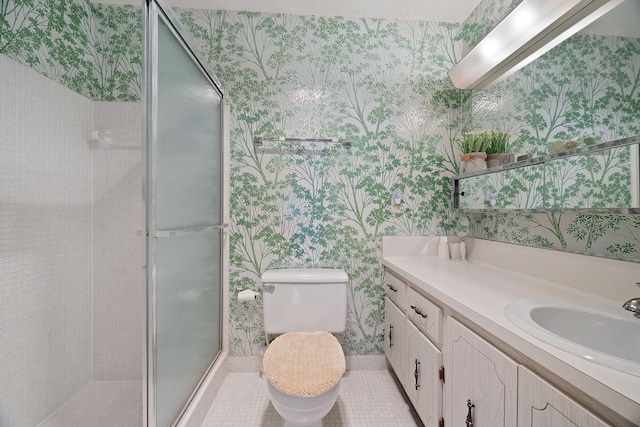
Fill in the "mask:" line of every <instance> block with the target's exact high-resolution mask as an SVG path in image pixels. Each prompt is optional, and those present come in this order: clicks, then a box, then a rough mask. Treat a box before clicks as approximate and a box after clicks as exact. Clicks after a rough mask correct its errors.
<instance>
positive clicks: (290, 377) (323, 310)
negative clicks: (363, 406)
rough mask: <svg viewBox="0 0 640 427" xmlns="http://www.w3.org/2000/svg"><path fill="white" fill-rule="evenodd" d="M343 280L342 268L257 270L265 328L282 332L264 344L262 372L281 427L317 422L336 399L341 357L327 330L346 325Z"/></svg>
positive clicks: (342, 366) (309, 426) (307, 426)
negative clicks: (260, 286) (279, 418)
mask: <svg viewBox="0 0 640 427" xmlns="http://www.w3.org/2000/svg"><path fill="white" fill-rule="evenodd" d="M347 282H348V277H347V273H345V271H344V270H342V269H329V268H309V269H301V268H296V269H281V270H268V271H266V272H265V273H264V274H263V275H262V286H263V307H264V329H265V333H267V334H282V335H280V336H278V337H277V338H276V339H274V340H273V342H271V343H270V344H269V346H268V347H267V349H266V351H265V353H264V357H263V359H262V372H263V373H264V376H265V378H266V380H267V389H268V391H269V397H270V398H271V403H272V404H273V407H274V408H275V409H276V411H277V412H278V414H280V416H281V417H282V418H283V419H284V425H285V427H298V426H305V427H321V426H322V418H323V417H324V416H325V415H327V413H329V411H330V410H331V408H332V407H333V405H334V403H335V402H336V399H337V398H338V390H339V388H340V379H341V378H342V376H343V375H344V372H345V369H346V362H345V357H344V352H343V351H342V346H341V345H340V343H339V342H338V340H337V339H336V338H335V337H334V336H333V335H332V334H331V332H342V331H344V330H345V328H346V326H347Z"/></svg>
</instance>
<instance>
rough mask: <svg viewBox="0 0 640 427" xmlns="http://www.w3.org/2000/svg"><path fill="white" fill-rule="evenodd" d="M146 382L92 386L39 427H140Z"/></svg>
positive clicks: (101, 382) (118, 382)
mask: <svg viewBox="0 0 640 427" xmlns="http://www.w3.org/2000/svg"><path fill="white" fill-rule="evenodd" d="M141 425H142V381H96V382H92V383H89V384H88V385H86V386H85V387H84V388H83V389H82V390H80V391H79V392H78V393H77V394H76V395H75V396H74V397H72V398H71V399H69V401H68V402H67V403H65V404H64V405H63V406H62V407H60V408H59V409H58V410H57V411H56V412H54V413H53V414H51V416H49V417H48V418H47V419H45V420H44V421H42V422H41V423H40V424H38V427H138V426H141Z"/></svg>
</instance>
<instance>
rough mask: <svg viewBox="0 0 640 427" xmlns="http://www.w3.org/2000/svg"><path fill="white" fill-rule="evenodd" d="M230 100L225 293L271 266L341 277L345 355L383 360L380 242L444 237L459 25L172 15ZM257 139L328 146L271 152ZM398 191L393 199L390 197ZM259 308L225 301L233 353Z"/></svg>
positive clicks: (459, 115) (244, 346) (253, 281)
mask: <svg viewBox="0 0 640 427" xmlns="http://www.w3.org/2000/svg"><path fill="white" fill-rule="evenodd" d="M180 19H181V20H182V22H183V23H184V25H185V27H186V28H187V29H188V31H189V32H190V33H191V34H192V36H193V37H194V39H195V40H196V43H197V44H198V45H199V50H200V51H201V52H202V53H203V55H204V56H205V58H206V60H207V61H208V62H209V64H210V66H211V68H212V70H213V72H214V74H215V75H216V76H217V78H218V79H219V80H220V81H221V82H222V85H223V86H224V88H225V92H226V93H227V94H228V100H229V102H230V104H231V106H232V112H233V117H232V121H233V124H232V142H231V150H232V153H231V156H232V171H231V174H232V175H231V180H232V187H233V189H234V191H233V192H232V199H231V213H232V214H231V222H232V224H231V231H232V235H231V264H232V271H231V277H232V280H231V293H232V295H233V294H235V293H237V292H238V291H240V290H242V289H244V288H252V289H256V287H257V286H258V284H259V281H258V279H259V277H260V275H261V274H262V272H264V271H265V269H267V268H269V267H274V266H337V267H342V268H344V269H345V270H346V271H347V273H348V274H349V277H350V284H349V289H350V292H349V316H348V329H347V331H346V332H345V333H343V334H340V337H339V338H340V340H341V342H342V344H343V346H344V348H345V352H346V353H347V354H370V353H380V352H381V351H382V348H381V345H382V342H383V337H382V328H383V317H384V312H383V303H384V291H383V288H382V271H381V268H380V254H381V237H382V235H383V234H425V233H436V234H441V233H447V232H448V231H449V230H450V229H451V227H452V224H451V223H450V221H449V214H448V212H449V209H448V206H449V196H450V181H449V180H448V179H445V177H447V176H451V175H452V174H453V173H455V172H456V171H457V161H456V157H457V156H456V154H455V139H456V137H457V135H458V134H459V133H460V132H461V130H462V129H463V128H464V126H465V125H467V124H468V120H469V111H470V110H469V107H470V97H469V94H468V93H464V92H462V91H458V90H455V89H453V88H452V87H451V84H450V82H449V81H448V78H447V75H446V73H447V70H448V69H449V68H450V67H451V66H452V64H453V63H454V62H455V61H456V60H457V59H458V58H459V56H460V45H459V44H458V43H457V42H456V41H455V38H456V34H457V32H458V25H451V24H437V23H427V22H400V21H390V20H381V19H346V18H326V17H314V16H293V15H278V14H263V13H246V12H225V11H203V10H181V11H180ZM255 136H271V137H279V136H282V137H284V136H286V137H307V138H310V137H319V138H339V139H346V140H349V141H350V142H351V148H349V149H345V148H342V147H341V146H340V145H337V146H336V145H330V144H312V143H306V144H300V143H292V144H282V143H280V144H277V143H276V144H274V143H268V142H265V145H264V146H263V147H262V148H260V149H256V148H255V147H254V146H253V138H254V137H255ZM394 195H395V199H394V198H393V196H394ZM261 310H262V309H261V307H260V306H258V305H255V304H246V303H238V302H237V301H236V300H235V299H234V300H233V301H232V307H231V328H230V329H231V348H232V351H233V352H234V353H235V354H243V355H249V354H258V351H259V349H260V347H261V346H262V345H263V343H264V339H265V338H264V334H263V332H262V327H261V319H262V312H261Z"/></svg>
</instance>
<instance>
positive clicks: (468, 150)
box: [460, 131, 491, 173]
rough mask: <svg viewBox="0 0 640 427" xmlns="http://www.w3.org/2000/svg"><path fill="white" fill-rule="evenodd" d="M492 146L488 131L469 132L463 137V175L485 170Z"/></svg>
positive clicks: (461, 147)
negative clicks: (488, 152)
mask: <svg viewBox="0 0 640 427" xmlns="http://www.w3.org/2000/svg"><path fill="white" fill-rule="evenodd" d="M490 144H491V139H490V135H489V133H488V132H487V131H482V132H467V133H465V134H464V135H463V137H462V142H461V143H460V151H461V152H462V159H461V160H462V162H461V163H462V172H463V173H470V172H476V171H479V170H482V169H484V168H485V160H486V158H487V150H488V149H489V146H490Z"/></svg>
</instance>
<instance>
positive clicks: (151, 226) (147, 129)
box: [142, 0, 227, 427]
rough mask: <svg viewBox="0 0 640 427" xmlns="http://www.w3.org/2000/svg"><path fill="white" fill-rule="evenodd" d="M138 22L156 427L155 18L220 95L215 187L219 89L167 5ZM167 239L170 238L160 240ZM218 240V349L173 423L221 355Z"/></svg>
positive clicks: (147, 390) (147, 399)
mask: <svg viewBox="0 0 640 427" xmlns="http://www.w3.org/2000/svg"><path fill="white" fill-rule="evenodd" d="M143 9H144V16H143V19H144V23H145V28H144V29H143V59H144V63H143V73H142V87H143V97H142V98H143V99H142V104H143V105H142V108H143V112H144V117H145V122H144V124H143V140H144V141H145V144H144V159H145V167H146V173H145V228H146V229H145V232H146V259H147V265H146V301H147V309H146V315H147V317H146V321H147V328H146V334H145V343H144V348H145V361H146V365H145V366H144V368H143V387H142V389H143V425H144V426H146V427H156V404H157V401H156V386H157V382H156V381H157V366H156V351H157V329H156V315H157V306H156V280H155V279H156V277H155V273H156V271H155V267H156V264H155V262H156V253H155V246H154V245H153V244H152V243H153V240H154V239H157V238H158V237H160V236H159V234H158V233H159V232H157V231H156V227H155V221H154V217H153V215H152V210H151V208H152V206H153V205H154V203H155V200H154V194H155V192H154V189H155V187H154V185H155V179H154V177H155V169H154V162H153V155H154V153H155V152H157V150H158V130H157V128H158V126H157V122H158V100H157V93H158V92H157V91H158V78H157V70H158V20H160V19H162V20H163V22H164V23H165V25H166V26H167V28H169V30H170V31H171V33H172V34H173V36H174V37H175V38H176V40H177V41H178V42H179V43H180V45H181V46H182V47H183V49H184V51H185V53H186V54H187V55H188V56H189V57H190V58H191V60H192V61H193V63H194V64H195V65H196V66H197V68H198V69H199V70H200V72H201V73H202V75H203V76H204V77H205V79H206V80H207V81H208V82H209V84H210V85H211V86H212V87H213V88H214V89H215V90H216V91H217V92H218V94H219V95H220V116H221V117H220V123H221V127H220V163H221V164H220V166H221V167H220V176H219V179H220V183H221V184H222V183H223V182H224V167H223V164H222V163H223V162H224V159H225V158H226V154H225V146H224V140H225V138H224V123H225V120H224V114H225V113H224V110H225V108H224V99H225V98H224V93H223V92H222V90H221V89H220V87H221V86H220V85H219V84H218V83H217V82H216V80H215V79H214V78H213V77H212V76H211V75H209V73H208V72H207V71H206V68H205V66H204V64H205V62H204V61H202V60H201V59H200V58H199V56H198V54H197V53H196V52H195V51H194V50H193V49H192V48H191V47H190V44H193V43H190V39H189V38H188V37H187V36H185V34H186V32H185V31H184V28H183V27H182V24H181V23H180V21H179V19H178V17H177V16H176V15H175V13H174V12H173V10H172V9H171V6H170V5H168V4H167V3H166V2H165V1H164V0H145V5H144V8H143ZM224 191H225V190H224V186H223V185H221V193H220V218H221V219H222V220H223V221H224ZM226 227H227V224H225V223H221V224H219V225H218V226H213V227H207V228H221V229H224V228H226ZM194 231H195V230H184V231H178V233H181V232H187V233H189V232H194ZM163 237H170V236H163ZM223 240H224V234H223V233H220V246H221V250H220V276H219V283H220V303H219V307H218V313H219V316H220V322H219V329H220V330H219V337H220V344H219V349H218V352H217V353H216V355H215V356H214V358H213V360H212V361H211V363H210V365H209V367H208V368H207V369H206V370H205V372H204V374H203V376H202V378H201V379H200V381H199V382H198V385H197V386H196V388H195V389H194V390H193V392H192V393H191V396H189V398H188V399H187V401H186V403H185V405H184V407H183V408H182V410H181V411H180V414H179V415H178V417H177V418H176V420H174V425H175V424H176V423H177V422H178V421H179V420H180V419H181V417H182V416H183V415H184V413H185V410H186V409H187V407H188V406H189V404H190V403H191V401H192V400H193V398H194V396H195V394H196V392H197V391H198V389H199V388H200V387H201V385H202V383H203V381H204V379H205V378H206V377H207V374H208V373H209V372H210V371H211V369H212V367H213V365H214V364H215V362H216V360H217V359H218V357H219V356H220V354H221V353H222V351H223V349H224V343H223V342H222V340H223V338H224V335H223V321H224V319H222V313H223V302H224V298H223V282H222V281H223V277H224V273H223V268H222V266H223V265H224V255H223V254H224V251H223V250H222V245H223Z"/></svg>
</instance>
